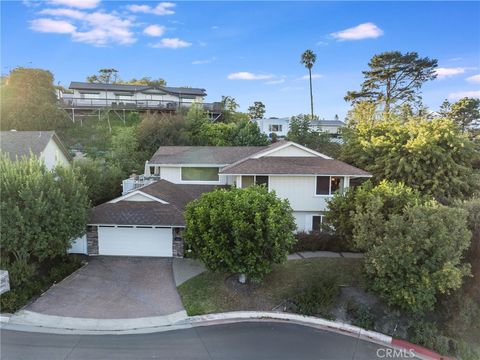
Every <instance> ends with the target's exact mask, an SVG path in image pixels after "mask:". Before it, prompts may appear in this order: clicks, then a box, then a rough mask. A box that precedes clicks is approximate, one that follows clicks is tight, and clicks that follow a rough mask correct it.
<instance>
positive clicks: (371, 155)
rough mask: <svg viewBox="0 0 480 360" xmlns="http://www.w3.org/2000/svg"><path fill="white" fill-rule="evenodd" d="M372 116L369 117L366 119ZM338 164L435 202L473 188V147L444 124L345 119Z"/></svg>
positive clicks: (451, 125) (475, 184)
mask: <svg viewBox="0 0 480 360" xmlns="http://www.w3.org/2000/svg"><path fill="white" fill-rule="evenodd" d="M371 116H373V115H371ZM343 135H344V139H345V145H344V146H343V147H342V156H341V158H342V160H345V161H347V162H348V163H350V164H353V165H355V166H358V167H360V168H362V169H365V170H367V171H370V172H371V173H373V174H374V175H375V178H376V179H386V180H394V181H399V182H403V183H404V184H405V185H407V186H409V187H411V188H413V189H415V190H418V191H420V192H421V193H423V194H428V195H432V196H434V197H436V198H438V199H446V198H449V197H458V196H465V195H469V194H471V193H472V192H473V191H474V190H475V189H478V174H475V173H474V171H473V169H472V159H473V156H474V151H473V144H472V142H471V141H470V140H469V139H468V137H467V136H466V135H465V134H462V133H461V131H460V129H459V128H458V126H457V125H456V124H455V123H454V122H453V121H451V120H448V119H433V120H428V119H424V118H412V117H410V118H407V119H396V118H395V117H394V116H392V117H391V119H383V120H375V119H373V118H362V117H360V118H355V117H354V118H351V119H350V127H349V128H347V129H346V130H345V131H344V134H343Z"/></svg>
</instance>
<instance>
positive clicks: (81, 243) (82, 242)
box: [67, 235, 88, 255]
mask: <svg viewBox="0 0 480 360" xmlns="http://www.w3.org/2000/svg"><path fill="white" fill-rule="evenodd" d="M67 252H68V253H69V254H85V255H88V253H87V235H83V236H82V237H79V238H76V239H75V240H73V242H72V246H71V247H70V249H68V251H67Z"/></svg>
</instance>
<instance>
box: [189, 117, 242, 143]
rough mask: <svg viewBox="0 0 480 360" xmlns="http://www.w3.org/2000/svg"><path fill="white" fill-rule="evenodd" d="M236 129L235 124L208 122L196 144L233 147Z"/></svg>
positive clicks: (202, 128) (199, 134)
mask: <svg viewBox="0 0 480 360" xmlns="http://www.w3.org/2000/svg"><path fill="white" fill-rule="evenodd" d="M235 128H236V127H235V124H225V123H212V122H206V123H204V124H202V126H201V127H200V131H199V133H198V137H197V138H196V139H195V143H196V144H198V145H204V146H206V145H211V146H231V145H232V138H233V134H234V132H235Z"/></svg>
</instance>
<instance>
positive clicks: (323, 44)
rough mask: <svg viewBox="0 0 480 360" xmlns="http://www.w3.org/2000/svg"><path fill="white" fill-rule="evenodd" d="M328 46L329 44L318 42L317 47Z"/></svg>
mask: <svg viewBox="0 0 480 360" xmlns="http://www.w3.org/2000/svg"><path fill="white" fill-rule="evenodd" d="M327 45H328V42H326V41H321V40H320V41H317V46H327Z"/></svg>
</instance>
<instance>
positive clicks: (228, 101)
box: [220, 96, 240, 112]
mask: <svg viewBox="0 0 480 360" xmlns="http://www.w3.org/2000/svg"><path fill="white" fill-rule="evenodd" d="M220 102H221V103H222V105H223V108H224V110H226V111H229V112H235V111H237V109H238V107H239V106H240V105H238V103H237V101H236V100H235V98H234V97H232V96H222V100H220Z"/></svg>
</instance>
